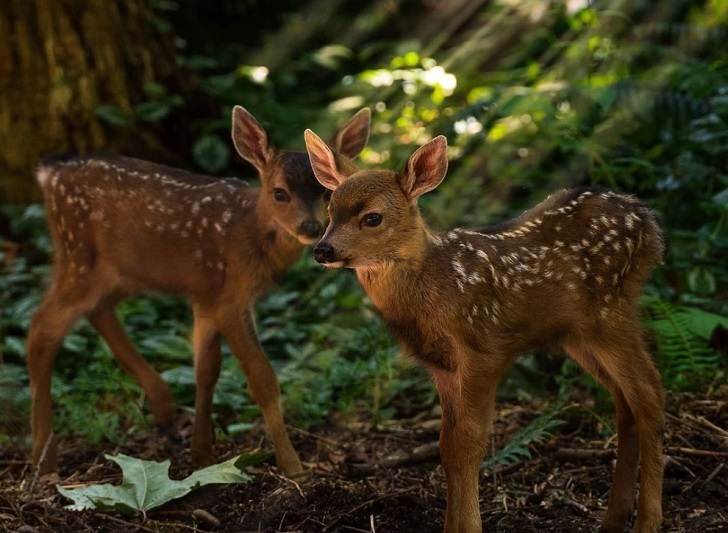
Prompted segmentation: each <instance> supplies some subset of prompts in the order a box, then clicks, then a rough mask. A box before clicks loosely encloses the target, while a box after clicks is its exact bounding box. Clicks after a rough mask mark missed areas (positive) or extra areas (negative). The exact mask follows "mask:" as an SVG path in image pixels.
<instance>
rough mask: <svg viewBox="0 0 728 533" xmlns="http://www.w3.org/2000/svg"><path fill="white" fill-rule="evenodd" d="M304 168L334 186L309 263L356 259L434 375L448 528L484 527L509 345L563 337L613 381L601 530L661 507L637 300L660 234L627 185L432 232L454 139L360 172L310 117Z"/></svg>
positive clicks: (658, 408) (654, 387) (648, 369)
mask: <svg viewBox="0 0 728 533" xmlns="http://www.w3.org/2000/svg"><path fill="white" fill-rule="evenodd" d="M305 139H306V147H307V149H308V153H309V156H310V159H311V166H312V167H313V171H314V173H315V174H316V177H317V178H318V179H319V181H320V182H321V184H322V185H323V186H324V187H326V188H328V189H331V190H332V191H333V194H332V197H331V201H330V203H329V219H330V222H329V225H328V227H327V228H326V232H325V233H324V236H323V237H322V239H321V240H320V241H319V243H318V244H317V245H316V246H315V248H314V256H315V259H316V261H318V262H319V263H322V264H323V265H325V266H328V267H346V268H352V269H354V271H355V272H356V275H357V277H358V279H359V281H360V283H361V285H362V287H363V288H364V290H365V291H366V294H367V295H368V296H369V298H370V299H371V301H372V302H373V303H374V305H375V306H376V307H377V308H378V310H379V312H380V313H381V315H382V317H383V319H384V321H385V322H386V324H387V325H388V327H389V328H390V329H391V331H392V332H393V334H394V335H395V337H396V338H397V339H398V341H399V342H400V344H401V346H402V347H403V348H404V350H405V351H406V352H408V353H409V354H410V355H411V356H413V357H414V358H415V359H416V360H418V361H419V362H420V363H422V364H424V365H425V366H426V367H427V368H428V369H429V370H430V371H431V373H432V376H433V378H434V382H435V385H436V387H437V391H438V393H439V397H440V403H441V405H442V413H443V415H442V426H441V430H440V457H441V461H442V466H443V469H444V472H445V478H446V482H447V510H446V516H445V531H446V532H479V531H481V530H482V521H481V517H480V511H479V506H478V478H479V469H480V465H481V462H482V459H483V456H484V453H485V449H486V443H487V441H488V434H489V431H490V428H491V423H492V418H493V409H494V403H495V395H496V388H497V386H498V384H499V382H500V380H501V379H502V377H503V375H504V374H505V372H506V371H507V369H508V368H509V367H510V366H511V364H512V362H513V360H514V359H515V357H516V356H517V355H518V354H519V353H521V352H523V351H524V350H528V349H530V348H533V347H535V346H542V345H546V346H555V347H560V348H562V349H563V350H564V351H565V352H566V353H567V354H568V355H570V356H571V357H573V358H574V359H575V360H576V361H577V362H579V364H581V366H583V367H584V368H585V369H586V370H587V371H589V372H590V373H592V374H593V375H594V376H595V378H596V379H598V380H599V381H600V382H601V383H602V384H603V385H604V386H605V387H606V388H607V389H609V391H610V392H611V394H612V397H613V398H614V402H615V404H616V410H617V427H618V436H619V441H618V446H617V464H616V469H615V471H614V477H613V483H612V488H611V491H610V493H609V504H608V507H607V511H606V515H605V516H604V519H603V521H602V528H603V530H604V531H608V532H612V533H618V532H621V531H622V530H623V528H624V526H625V525H626V524H627V522H628V521H629V519H630V518H631V516H632V512H633V510H634V500H635V496H634V494H635V485H636V480H637V466H638V462H639V460H640V459H641V476H640V477H641V483H640V491H639V503H638V510H637V518H636V522H635V525H634V528H633V531H635V532H640V533H647V532H650V533H652V532H656V531H658V530H659V528H660V524H661V521H662V503H661V502H662V478H663V465H662V438H663V424H664V421H663V417H664V414H663V392H662V384H661V378H660V375H659V373H658V371H657V370H656V368H655V365H654V364H653V362H652V360H651V357H650V354H649V353H648V351H647V349H646V347H645V343H644V341H643V339H642V333H641V326H640V319H639V309H638V298H639V296H640V293H641V292H642V291H643V289H644V285H645V283H646V280H647V278H648V276H649V275H650V272H651V269H652V267H653V265H654V264H655V263H657V262H660V261H661V260H662V255H663V240H662V234H661V230H660V228H659V226H658V224H657V222H656V219H655V216H654V215H653V213H652V212H651V211H650V210H649V209H647V208H645V207H643V206H642V205H640V204H639V203H638V202H637V201H636V200H635V199H634V198H632V197H630V196H625V195H621V194H617V193H615V192H612V191H609V190H606V189H601V188H596V187H591V188H576V189H572V190H564V191H561V192H559V193H556V194H554V195H553V196H550V197H549V198H547V199H546V200H545V201H543V202H542V203H540V204H539V205H537V206H536V207H534V208H532V209H530V210H528V211H526V212H524V213H523V214H522V215H520V216H519V217H517V218H515V219H513V220H511V221H509V222H505V223H503V224H500V225H497V226H494V227H484V228H479V229H472V230H466V229H454V230H451V231H446V232H435V231H432V230H431V229H430V228H428V227H427V225H426V224H425V222H424V221H423V218H422V216H421V214H420V212H419V209H418V207H417V199H418V198H419V197H420V196H421V195H423V194H425V193H426V192H428V191H431V190H432V189H434V188H435V187H437V185H438V184H439V183H440V182H441V181H442V179H443V178H444V177H445V173H446V171H447V155H446V149H447V142H446V140H445V137H443V136H439V137H436V138H435V139H433V140H432V141H430V142H428V143H427V144H425V145H423V146H421V147H420V148H419V149H418V150H417V151H415V152H414V153H413V154H412V155H411V157H410V158H409V160H408V161H407V163H406V165H405V166H404V169H403V170H401V171H400V172H393V171H389V170H358V169H357V168H356V167H355V166H354V164H353V163H352V162H351V161H350V160H349V159H348V158H347V157H346V156H345V155H342V154H340V153H338V152H337V151H336V150H333V149H331V148H330V147H329V146H327V145H326V144H325V143H324V142H322V141H321V139H320V138H318V137H317V136H316V135H315V134H314V133H313V132H311V131H310V130H307V131H306V134H305Z"/></svg>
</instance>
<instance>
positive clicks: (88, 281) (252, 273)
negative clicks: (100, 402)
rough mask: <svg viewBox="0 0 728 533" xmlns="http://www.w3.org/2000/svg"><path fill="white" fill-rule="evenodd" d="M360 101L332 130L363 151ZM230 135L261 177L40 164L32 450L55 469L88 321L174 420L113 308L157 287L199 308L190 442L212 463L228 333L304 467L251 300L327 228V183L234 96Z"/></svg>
mask: <svg viewBox="0 0 728 533" xmlns="http://www.w3.org/2000/svg"><path fill="white" fill-rule="evenodd" d="M370 121H371V113H370V111H369V110H368V109H362V110H361V111H359V112H358V113H356V114H355V115H354V116H353V117H352V118H351V119H350V120H349V121H347V122H346V123H345V124H344V125H343V126H342V127H341V128H340V129H339V130H338V131H337V132H336V134H335V135H334V136H333V138H332V140H331V143H332V145H333V146H334V147H335V148H336V149H337V150H340V151H341V152H343V153H345V154H347V156H349V157H355V156H357V155H358V154H359V152H360V151H361V150H362V149H363V147H364V146H365V145H366V143H367V140H368V137H369V127H370ZM232 140H233V144H234V145H235V148H236V149H237V151H238V153H239V154H240V155H241V156H242V157H243V158H245V159H246V160H247V161H249V162H250V163H251V164H252V165H253V166H254V167H255V168H256V169H257V171H258V173H259V176H260V187H255V188H254V187H250V186H248V185H247V184H246V183H245V182H244V181H242V180H237V179H220V178H214V177H208V176H203V175H198V174H192V173H189V172H185V171H183V170H178V169H174V168H169V167H166V166H162V165H158V164H156V163H153V162H150V161H143V160H139V159H133V158H129V157H122V156H79V157H73V158H51V159H47V160H44V161H42V162H41V163H40V166H39V168H38V172H37V178H38V183H39V184H40V187H41V189H42V191H43V195H44V198H45V206H46V213H47V220H48V226H49V229H50V233H51V236H52V240H53V248H54V250H53V252H54V257H53V273H52V279H51V283H50V287H49V288H48V290H47V292H46V293H45V295H44V296H43V299H42V301H41V303H40V306H39V308H38V310H37V311H36V312H35V314H34V315H33V318H32V321H31V325H30V330H29V332H28V342H27V363H28V371H29V376H30V389H31V394H32V414H31V425H32V433H33V449H32V460H33V462H34V463H35V464H36V465H38V467H39V468H40V471H41V472H50V471H55V470H56V468H57V451H56V444H55V441H54V439H53V434H52V414H51V371H52V367H53V362H54V359H55V356H56V352H57V350H58V347H59V345H60V344H61V342H62V341H63V339H64V337H65V336H66V334H67V333H68V331H69V330H70V328H71V327H72V326H73V325H74V323H76V321H77V320H78V319H80V318H81V317H85V318H87V319H88V321H89V323H90V324H91V326H92V327H93V328H94V329H95V330H96V331H97V332H98V333H99V335H100V336H101V337H102V338H103V339H104V341H106V344H107V345H108V347H109V350H110V351H111V353H112V354H113V356H114V358H115V359H116V361H117V362H118V363H119V365H120V366H121V367H122V368H123V369H124V370H125V371H127V372H128V373H129V374H131V375H132V376H133V377H134V378H136V380H137V381H138V382H139V384H140V385H141V387H142V388H143V390H144V393H145V395H146V398H147V399H148V401H149V405H150V408H151V411H152V414H153V415H154V417H155V419H156V422H157V423H158V424H159V425H160V426H163V427H169V426H170V425H171V424H172V422H173V418H174V414H175V408H174V405H173V403H172V398H171V395H170V389H169V387H168V386H167V384H166V383H165V382H164V380H163V379H162V378H161V376H160V375H159V374H158V373H157V372H156V371H155V370H154V369H153V368H152V366H151V365H150V364H149V363H148V362H147V361H145V360H144V359H143V358H142V357H141V355H140V354H139V352H138V351H137V350H136V348H135V347H134V346H133V345H132V343H131V341H130V339H129V338H128V337H127V335H126V333H125V331H124V329H123V327H122V325H121V323H120V321H119V319H118V318H117V316H116V313H115V308H116V306H117V304H119V303H120V302H121V301H122V300H124V299H125V298H127V297H129V296H132V295H135V294H137V293H139V292H146V291H154V292H161V293H172V294H177V295H181V296H183V297H185V298H186V299H187V301H189V303H190V304H191V307H192V312H193V317H194V324H193V335H192V337H193V351H194V368H195V382H196V397H195V419H194V424H193V429H192V438H191V451H192V455H193V457H194V459H195V460H196V461H197V462H198V463H199V464H208V463H210V462H211V461H212V460H213V443H212V422H211V416H212V400H213V391H214V388H215V385H216V383H217V380H218V377H219V374H220V366H221V344H220V343H221V337H222V338H224V339H225V340H226V341H227V342H228V344H229V346H230V348H231V350H232V352H233V354H234V355H235V357H236V358H237V360H238V362H239V364H240V366H241V367H242V369H243V371H244V373H245V376H246V377H247V382H248V386H249V389H250V392H251V395H252V397H253V399H254V400H255V401H256V402H257V404H258V406H259V407H260V409H261V412H262V415H263V418H264V420H265V423H266V427H267V430H268V433H269V434H270V437H271V440H272V442H273V447H274V449H275V456H276V461H277V464H278V466H279V468H280V469H281V470H282V471H283V472H284V473H285V474H286V475H295V474H298V473H300V472H302V466H301V462H300V460H299V457H298V455H297V454H296V452H295V450H294V449H293V446H292V445H291V441H290V439H289V436H288V433H287V431H286V428H285V425H284V419H283V415H282V411H281V408H280V401H279V399H280V391H279V385H278V380H277V378H276V375H275V373H274V371H273V368H272V367H271V365H270V363H269V362H268V359H267V357H266V355H265V353H264V352H263V349H262V347H261V345H260V342H259V340H258V337H257V334H256V331H255V325H254V319H253V305H254V303H255V302H256V301H257V300H258V299H259V298H260V297H261V296H263V295H264V294H265V293H266V292H267V291H268V290H269V289H271V288H273V287H274V286H275V284H276V282H277V281H279V280H280V279H281V277H282V276H283V275H284V274H285V273H286V271H287V269H289V268H290V267H291V265H292V264H293V263H294V262H295V261H296V260H297V259H298V258H299V257H300V255H301V252H302V251H303V249H304V247H305V246H306V245H309V244H312V243H314V242H315V241H316V240H317V239H318V238H319V237H320V236H321V234H322V232H323V228H324V224H325V220H326V218H325V217H326V204H327V202H328V196H329V191H327V190H326V189H324V188H323V187H321V185H320V184H319V183H318V182H317V181H316V178H315V177H314V175H313V173H312V171H311V166H310V164H309V159H308V155H307V153H306V152H305V151H289V150H279V149H278V148H276V147H275V146H274V145H273V144H272V143H271V141H270V140H269V137H268V134H267V132H266V131H265V130H264V129H263V127H262V126H261V125H260V123H259V122H258V121H257V120H256V119H255V118H254V117H253V115H251V114H250V113H249V112H248V111H246V110H245V109H244V108H242V107H240V106H235V108H234V109H233V113H232Z"/></svg>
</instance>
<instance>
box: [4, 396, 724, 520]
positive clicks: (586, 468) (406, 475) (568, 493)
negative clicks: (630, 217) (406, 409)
mask: <svg viewBox="0 0 728 533" xmlns="http://www.w3.org/2000/svg"><path fill="white" fill-rule="evenodd" d="M526 403H527V402H526ZM667 412H668V414H667V427H666V433H665V453H666V456H665V485H664V516H665V523H664V527H663V531H669V532H701V533H702V532H712V531H728V464H727V463H728V431H727V430H726V429H727V428H728V386H724V387H722V388H721V389H720V390H719V391H718V392H716V393H713V394H711V395H701V396H697V395H669V397H668V407H667ZM538 414H539V410H538V409H536V408H535V407H533V406H530V405H525V404H523V403H521V404H513V403H502V404H499V406H498V408H497V419H496V421H495V426H494V434H493V441H494V446H495V449H499V448H500V447H502V446H503V445H504V444H505V443H506V442H507V441H508V439H509V438H510V437H512V436H513V435H514V434H516V433H517V432H518V430H519V429H521V428H523V427H524V426H525V425H526V424H527V423H528V422H529V421H530V420H533V419H534V418H536V417H537V416H538ZM362 418H363V417H359V421H357V416H356V415H352V414H349V415H347V417H346V423H343V422H342V421H340V422H339V423H334V422H330V423H329V424H328V425H326V426H323V427H319V428H316V429H315V430H313V431H311V432H305V431H300V430H296V429H295V428H290V434H291V438H292V440H293V441H294V445H295V446H296V448H297V450H298V451H299V454H300V456H301V458H302V460H303V461H304V463H305V465H306V466H307V467H308V468H310V476H309V477H308V478H307V479H305V480H296V481H291V480H288V479H286V478H285V477H283V476H282V475H280V473H279V472H278V470H277V469H276V467H275V465H274V463H273V461H272V460H269V461H268V462H263V463H260V464H258V465H256V466H254V467H249V468H248V472H249V473H250V474H251V475H252V480H251V481H250V482H249V483H245V484H234V485H208V486H206V487H203V488H201V489H198V490H197V491H195V492H193V493H191V494H190V495H188V496H186V497H184V498H183V499H180V500H177V501H174V502H171V503H169V504H167V505H166V506H164V507H162V508H161V510H159V511H151V512H149V513H148V515H147V516H146V518H145V519H144V520H142V519H141V518H137V517H134V518H128V517H122V516H120V515H116V514H111V513H102V512H92V511H82V512H77V511H70V510H67V509H64V505H67V504H68V503H69V501H68V500H66V499H65V498H64V497H62V496H61V495H60V494H59V493H58V492H57V491H56V489H55V485H54V483H59V484H60V485H62V486H66V487H68V486H78V485H81V484H86V483H115V484H118V483H120V481H121V473H120V470H119V468H118V467H117V466H116V465H115V464H113V463H111V462H109V461H107V460H106V459H104V457H103V454H104V453H111V454H116V453H125V454H127V455H134V456H137V457H140V458H143V459H148V460H159V461H161V460H164V459H167V458H169V457H170V451H169V449H168V446H166V445H165V444H164V442H162V441H163V438H162V437H157V436H156V434H147V435H137V436H135V437H130V438H129V439H127V441H126V442H124V444H123V445H120V446H116V447H113V446H109V447H107V448H106V449H101V447H100V446H89V445H88V444H85V443H84V442H81V441H78V440H66V441H63V442H62V443H61V448H60V449H61V451H60V464H61V470H60V472H59V475H58V476H57V477H55V478H52V479H46V478H37V476H35V473H34V471H33V469H32V468H31V467H30V466H28V465H27V463H26V462H25V458H26V456H27V450H26V449H25V446H24V445H21V444H20V443H19V444H18V445H17V446H14V445H12V444H9V443H7V442H6V443H4V444H2V455H1V456H0V531H13V532H20V533H33V532H46V531H48V532H54V533H56V532H71V531H73V532H78V531H108V532H128V531H142V532H148V531H180V532H186V531H226V532H277V531H286V532H292V531H300V532H317V533H321V532H380V533H381V532H399V531H401V532H415V533H428V532H440V531H442V528H443V520H444V510H445V480H444V476H443V473H442V469H441V467H440V465H439V457H438V450H437V435H438V430H439V413H438V412H437V409H435V410H430V411H428V412H424V413H419V415H418V416H416V417H414V418H409V419H407V420H394V421H389V422H387V423H386V424H383V425H382V426H380V427H379V428H378V429H376V430H374V429H372V428H371V427H370V424H368V423H365V422H362V421H361V420H362ZM572 419H573V420H571V421H568V422H566V423H565V424H563V425H561V426H559V427H557V428H555V429H554V430H552V431H551V434H550V436H547V437H545V438H543V439H541V441H540V442H539V443H537V444H534V445H531V446H530V450H531V457H530V458H527V457H524V458H522V459H520V460H517V461H516V462H515V463H512V464H509V465H507V466H502V467H497V468H496V469H495V472H494V471H492V470H486V471H484V475H483V476H482V477H481V484H480V511H481V516H482V519H483V525H484V529H485V530H486V531H498V532H518V533H522V532H530V531H533V532H539V533H544V532H580V531H596V530H597V528H598V523H599V518H600V517H601V515H602V514H603V512H604V510H605V506H606V495H607V492H608V489H609V486H610V483H611V470H612V468H613V465H614V459H615V445H616V443H615V442H614V439H609V440H605V439H604V438H602V437H600V434H601V432H600V431H599V425H600V423H601V422H599V421H598V420H599V417H594V416H592V417H588V416H580V417H572ZM590 419H591V420H590ZM342 420H343V419H342ZM595 420H596V422H595ZM182 429H183V436H184V431H188V428H187V429H185V427H184V426H182ZM122 440H123V439H122ZM167 442H168V441H167ZM257 448H262V450H263V451H270V443H269V441H268V439H267V438H265V434H264V431H263V429H262V427H260V425H258V426H256V427H255V428H254V429H253V430H251V431H249V432H247V433H245V434H244V435H242V436H239V437H236V438H235V439H229V440H228V441H227V442H224V443H220V444H218V446H217V452H218V455H219V456H220V460H223V459H227V458H231V457H233V456H234V455H235V454H236V453H240V452H243V451H250V450H251V449H257ZM183 449H184V452H182V450H183ZM171 455H172V468H171V470H170V473H171V476H172V477H173V478H182V477H184V476H186V475H188V474H189V473H190V472H191V471H192V470H193V467H192V465H191V464H190V462H189V454H188V453H187V450H186V449H185V448H184V445H182V447H181V448H179V450H177V451H176V452H173V453H172V454H171Z"/></svg>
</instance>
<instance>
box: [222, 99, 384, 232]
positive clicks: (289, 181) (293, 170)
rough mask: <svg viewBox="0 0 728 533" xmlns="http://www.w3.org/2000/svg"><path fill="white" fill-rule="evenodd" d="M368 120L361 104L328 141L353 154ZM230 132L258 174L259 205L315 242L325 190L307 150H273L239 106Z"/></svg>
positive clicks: (286, 226) (323, 216)
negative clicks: (317, 178) (311, 163)
mask: <svg viewBox="0 0 728 533" xmlns="http://www.w3.org/2000/svg"><path fill="white" fill-rule="evenodd" d="M370 122H371V112H370V111H369V109H367V108H364V109H361V110H360V111H359V112H357V113H356V114H355V115H354V116H353V117H352V118H351V119H349V120H348V121H347V122H346V123H345V124H344V125H343V126H342V127H341V128H339V130H338V131H337V132H336V133H335V134H334V136H333V137H332V138H331V141H330V143H331V145H332V146H334V147H335V148H336V150H338V151H340V152H341V153H343V154H345V155H346V156H347V157H350V158H354V157H356V156H357V155H359V153H360V152H361V151H362V149H363V148H364V146H365V145H366V143H367V140H368V139H369V125H370ZM232 137H233V144H234V145H235V149H236V150H237V151H238V154H240V155H241V156H242V157H243V158H244V159H246V160H247V161H249V162H250V163H251V164H252V165H253V166H255V168H256V169H257V170H258V173H259V174H260V181H261V189H262V191H261V195H260V198H259V200H258V202H259V203H260V207H262V208H263V209H264V210H265V211H266V212H267V213H269V214H270V216H271V217H272V218H273V219H274V220H275V221H276V222H277V223H278V224H279V225H280V226H282V227H283V228H284V229H285V230H286V231H287V232H288V233H289V234H291V235H292V236H293V237H295V238H296V239H298V241H299V242H301V243H302V244H311V243H313V242H315V241H316V239H318V238H319V237H320V236H321V234H322V233H323V228H324V224H325V221H326V205H327V203H328V199H329V196H330V194H331V193H330V191H328V190H326V189H325V188H324V187H322V186H321V185H320V184H319V182H318V181H317V180H316V177H315V176H314V174H313V172H312V170H311V165H310V163H309V157H308V154H307V153H306V152H297V151H288V150H278V149H277V148H276V147H275V146H273V144H272V143H271V142H270V140H269V139H268V134H267V133H266V131H265V130H264V129H263V127H262V126H261V125H260V123H259V122H258V121H257V120H256V119H255V118H254V117H253V115H251V114H250V113H249V112H248V111H247V110H246V109H244V108H243V107H241V106H235V107H234V108H233V127H232Z"/></svg>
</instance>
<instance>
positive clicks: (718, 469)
mask: <svg viewBox="0 0 728 533" xmlns="http://www.w3.org/2000/svg"><path fill="white" fill-rule="evenodd" d="M724 466H725V463H720V464H719V465H718V466H716V467H715V469H713V471H712V472H711V473H710V475H709V476H708V477H707V478H705V482H706V483H710V482H711V481H713V478H714V477H715V476H717V475H718V472H720V471H721V470H722V469H723V467H724Z"/></svg>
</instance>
